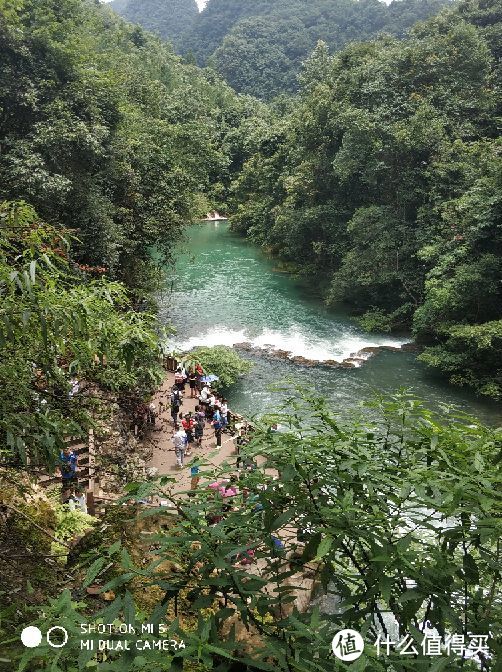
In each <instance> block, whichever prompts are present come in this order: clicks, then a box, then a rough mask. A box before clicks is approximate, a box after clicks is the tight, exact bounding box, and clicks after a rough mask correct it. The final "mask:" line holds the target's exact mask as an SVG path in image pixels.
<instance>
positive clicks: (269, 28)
mask: <svg viewBox="0 0 502 672" xmlns="http://www.w3.org/2000/svg"><path fill="white" fill-rule="evenodd" d="M445 4H446V0H395V1H394V2H392V3H391V4H390V5H386V4H384V3H383V2H379V1H378V0H362V1H361V2H356V1H355V0H310V1H309V2H304V1H303V0H293V1H291V0H273V1H272V2H270V1H269V0H266V1H265V0H253V1H252V2H247V1H245V0H210V2H209V3H208V5H207V6H206V8H205V9H204V11H203V12H201V14H200V15H199V16H198V17H197V18H196V20H195V22H194V23H193V26H192V28H191V29H190V30H189V31H188V32H187V34H186V35H185V36H184V38H183V40H182V46H183V51H184V52H185V53H188V52H192V53H193V54H195V56H196V58H197V60H198V62H199V63H200V64H205V63H210V64H211V65H212V66H213V67H215V68H216V70H217V71H218V72H219V73H220V74H221V75H222V76H223V77H224V78H225V79H226V81H227V82H228V83H229V84H230V85H231V86H233V87H234V88H235V89H236V90H237V91H240V92H245V93H250V94H252V95H254V96H257V97H259V98H268V99H270V98H273V97H274V96H277V95H279V94H281V93H291V92H294V91H296V90H297V89H298V82H297V75H298V73H299V70H300V67H301V63H302V61H304V60H305V59H306V58H307V56H308V55H309V54H310V52H311V51H312V50H313V49H314V47H315V45H316V43H317V42H318V40H324V41H325V42H326V43H327V44H328V45H329V47H330V49H331V50H332V51H337V50H339V49H341V48H342V47H343V46H344V45H345V44H347V43H348V42H350V41H352V40H365V39H367V38H369V37H371V36H374V35H376V34H377V33H379V32H381V31H384V32H389V33H392V34H395V35H398V36H402V35H403V34H404V33H405V32H406V30H407V29H408V28H409V27H410V26H412V25H413V24H414V23H416V22H417V21H419V20H422V19H425V18H427V17H429V16H431V15H432V14H436V13H437V12H438V11H439V10H440V8H441V7H442V6H444V5H445Z"/></svg>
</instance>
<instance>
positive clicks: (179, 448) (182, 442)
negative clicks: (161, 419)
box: [173, 427, 187, 469]
mask: <svg viewBox="0 0 502 672" xmlns="http://www.w3.org/2000/svg"><path fill="white" fill-rule="evenodd" d="M173 444H174V452H175V453H176V462H177V464H178V467H179V468H180V469H181V468H182V467H183V464H184V461H185V451H186V448H187V435H186V432H185V430H184V429H183V427H180V428H179V429H178V431H177V432H176V434H175V435H174V436H173Z"/></svg>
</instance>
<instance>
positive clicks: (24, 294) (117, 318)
mask: <svg viewBox="0 0 502 672" xmlns="http://www.w3.org/2000/svg"><path fill="white" fill-rule="evenodd" d="M0 352H1V358H0V361H1V363H0V434H1V445H0V456H1V458H2V461H3V462H5V461H7V462H12V461H13V460H14V461H16V460H17V461H19V462H20V463H24V464H26V463H27V462H28V461H30V463H31V465H32V466H34V465H36V464H54V463H55V461H56V458H57V456H58V454H59V452H58V451H59V450H60V449H61V448H62V446H63V442H64V438H65V437H66V436H69V435H76V436H77V435H80V436H82V435H84V434H85V433H86V431H87V428H88V427H89V424H90V422H91V421H90V411H91V410H92V408H93V406H94V403H95V402H94V400H93V394H92V386H93V384H94V385H98V386H99V387H101V388H104V389H108V390H112V391H115V392H122V393H124V392H129V391H134V392H135V393H137V394H139V395H144V394H146V393H148V392H151V391H153V390H154V389H155V388H156V386H157V385H158V383H159V382H160V380H161V379H162V368H161V366H160V359H159V334H158V333H157V331H156V318H155V317H154V316H152V315H149V314H148V313H146V312H142V313H136V312H134V311H132V310H131V309H130V301H129V298H128V295H127V291H126V290H125V288H124V287H123V286H122V285H120V284H119V283H117V282H110V281H108V280H107V279H105V278H100V279H97V280H95V279H92V277H90V276H89V275H87V274H86V273H84V272H83V271H82V270H81V268H80V267H79V266H78V265H77V264H75V263H74V262H72V260H71V257H70V256H69V249H68V241H67V240H66V239H65V238H63V235H62V232H61V231H60V230H59V229H58V230H56V229H55V228H53V227H50V226H48V225H44V224H43V223H42V222H40V220H39V219H38V218H37V216H36V214H35V213H34V211H33V210H32V209H31V208H30V207H28V206H26V205H24V204H15V203H4V204H2V205H1V206H0ZM78 381H80V382H79V385H80V386H81V388H82V389H81V390H80V391H78V393H77V394H74V392H75V386H76V384H77V382H78ZM85 387H87V388H89V389H88V391H87V392H86V390H85V389H84V388H85Z"/></svg>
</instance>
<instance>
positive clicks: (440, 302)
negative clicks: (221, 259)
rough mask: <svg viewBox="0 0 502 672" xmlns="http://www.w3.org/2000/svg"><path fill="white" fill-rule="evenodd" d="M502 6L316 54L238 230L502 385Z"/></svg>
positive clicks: (462, 373)
mask: <svg viewBox="0 0 502 672" xmlns="http://www.w3.org/2000/svg"><path fill="white" fill-rule="evenodd" d="M500 18H501V14H500V5H499V4H497V3H496V2H483V3H479V4H478V3H470V2H464V3H462V4H460V5H459V6H458V7H457V8H455V9H453V10H448V11H446V12H445V13H443V14H441V15H440V16H439V17H437V18H433V19H431V20H429V21H428V22H426V23H423V24H421V25H419V26H417V27H416V28H414V29H413V30H412V32H411V35H410V36H409V37H408V38H407V39H405V40H396V39H395V38H391V37H381V38H379V39H378V40H376V41H374V42H368V43H363V44H353V45H351V46H349V47H348V48H347V49H345V50H344V51H342V52H341V53H340V54H336V55H334V56H330V54H329V50H328V47H327V45H326V44H324V43H320V44H319V45H318V46H317V48H316V49H315V51H314V52H313V54H312V55H311V57H310V58H309V59H308V61H307V62H306V63H305V66H304V69H303V72H302V75H301V82H302V92H301V95H300V98H299V100H298V101H296V103H295V104H294V105H292V106H291V110H290V113H289V115H286V116H285V115H284V114H283V113H281V114H280V115H278V116H277V121H276V123H275V124H274V125H273V126H272V127H270V128H268V129H267V132H266V133H265V134H264V135H263V136H262V138H261V147H260V151H258V152H257V153H256V154H255V155H254V156H252V157H251V158H250V159H249V160H248V161H247V163H246V165H245V168H244V171H243V173H242V175H241V176H240V177H239V179H238V180H237V182H236V183H235V185H234V197H235V206H236V208H237V213H236V215H235V217H234V218H233V226H234V228H235V229H236V230H239V231H242V232H246V233H247V235H248V236H249V237H250V238H251V239H252V240H254V241H256V242H258V243H260V244H262V245H264V246H266V247H268V248H271V249H272V251H273V252H274V253H276V254H278V255H280V256H282V257H283V258H285V259H287V260H290V261H293V262H295V263H296V264H297V265H298V266H299V268H300V273H302V274H304V275H305V276H306V277H307V276H314V277H316V278H317V281H319V282H320V283H321V285H323V286H324V292H325V296H326V297H327V300H328V301H329V302H331V303H338V302H346V303H347V304H349V305H350V306H351V307H352V309H353V310H355V311H356V312H357V313H358V314H359V315H360V321H361V324H363V326H365V327H366V328H369V329H375V330H391V329H404V328H408V327H410V326H411V327H412V328H413V332H414V334H415V336H416V337H417V339H418V340H419V341H421V342H423V343H425V344H426V345H427V347H426V349H425V352H424V353H423V354H422V355H421V358H422V359H423V360H424V361H425V362H427V363H428V364H430V365H432V366H435V367H438V368H439V369H441V370H442V371H444V372H445V373H446V374H447V375H448V376H449V378H450V380H451V381H452V382H454V383H459V384H467V385H471V386H473V387H475V388H476V389H477V390H478V391H480V392H481V393H483V394H487V395H491V396H493V397H500V395H501V393H502V369H501V361H502V357H501V355H502V338H501V337H502V322H501V320H500V318H501V306H502V284H501V279H502V262H501V253H502V247H501V246H502V230H501V219H500V217H501V193H502V192H501V176H502V164H501V153H500V152H501V145H500V139H499V137H498V126H497V119H498V116H499V114H500V93H501V89H500V26H501V23H500Z"/></svg>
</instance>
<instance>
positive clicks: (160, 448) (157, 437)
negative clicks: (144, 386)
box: [148, 372, 236, 492]
mask: <svg viewBox="0 0 502 672" xmlns="http://www.w3.org/2000/svg"><path fill="white" fill-rule="evenodd" d="M173 385H174V373H171V372H168V373H167V374H166V377H165V379H164V382H163V384H162V387H161V388H160V389H159V390H158V392H157V394H156V395H155V400H154V402H155V405H156V407H157V412H158V411H159V410H160V408H161V406H160V402H161V401H162V402H163V404H164V410H163V412H162V414H160V415H159V416H158V417H157V420H156V429H155V431H152V432H149V434H148V439H149V440H150V441H151V442H152V444H153V456H152V459H151V460H150V462H149V464H148V466H149V467H155V468H156V469H158V474H159V475H161V476H176V478H177V482H176V485H175V487H174V490H175V491H177V492H179V491H182V490H187V489H189V488H190V467H189V466H187V465H188V464H190V462H191V460H192V459H193V458H194V457H197V456H201V457H204V458H205V459H206V460H207V459H208V458H209V461H210V463H211V464H213V465H215V466H219V465H221V464H222V463H223V462H225V461H227V460H230V461H232V460H235V458H236V454H235V439H234V438H232V437H231V436H230V435H229V434H223V435H222V446H221V448H220V449H219V450H217V448H216V437H215V436H214V430H213V428H212V426H211V425H210V424H209V423H206V426H205V428H204V437H203V439H202V447H201V448H198V447H195V444H192V445H193V446H194V447H192V454H191V455H190V456H189V457H185V467H184V468H183V469H178V467H177V466H176V455H175V453H174V446H173V443H172V437H173V434H174V428H173V421H172V418H171V406H170V398H171V388H172V386H173ZM197 404H198V399H197V398H194V399H190V388H189V386H188V385H187V386H186V391H185V396H184V397H183V405H182V407H181V411H183V413H188V411H192V412H193V411H194V409H195V406H196V405H197Z"/></svg>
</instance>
